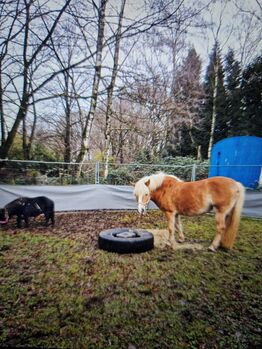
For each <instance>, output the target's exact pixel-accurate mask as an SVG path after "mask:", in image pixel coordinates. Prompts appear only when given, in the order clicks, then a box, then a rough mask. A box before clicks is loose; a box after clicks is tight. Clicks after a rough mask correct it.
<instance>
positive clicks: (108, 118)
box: [104, 0, 126, 178]
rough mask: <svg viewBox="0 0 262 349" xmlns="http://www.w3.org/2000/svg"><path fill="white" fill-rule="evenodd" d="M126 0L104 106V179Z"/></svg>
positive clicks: (122, 6)
mask: <svg viewBox="0 0 262 349" xmlns="http://www.w3.org/2000/svg"><path fill="white" fill-rule="evenodd" d="M125 4H126V0H122V5H121V10H120V14H119V20H118V28H117V33H116V44H115V52H114V65H113V70H112V76H111V82H110V85H109V86H108V88H107V106H106V128H105V174H104V177H105V178H107V176H108V164H109V155H110V133H111V116H112V98H113V92H114V88H115V82H116V77H117V73H118V61H119V50H120V40H121V31H122V21H123V15H124V10H125Z"/></svg>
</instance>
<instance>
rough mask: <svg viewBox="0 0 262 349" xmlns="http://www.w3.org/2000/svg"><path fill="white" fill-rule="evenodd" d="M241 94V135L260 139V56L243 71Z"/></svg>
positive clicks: (261, 63)
mask: <svg viewBox="0 0 262 349" xmlns="http://www.w3.org/2000/svg"><path fill="white" fill-rule="evenodd" d="M241 94H242V125H241V126H242V128H243V134H246V135H250V136H258V137H262V98H261V95H262V56H259V57H257V58H256V59H255V60H254V61H253V62H252V63H251V64H250V65H249V66H247V67H246V69H245V70H244V71H243V75H242V83H241ZM244 128H245V129H244Z"/></svg>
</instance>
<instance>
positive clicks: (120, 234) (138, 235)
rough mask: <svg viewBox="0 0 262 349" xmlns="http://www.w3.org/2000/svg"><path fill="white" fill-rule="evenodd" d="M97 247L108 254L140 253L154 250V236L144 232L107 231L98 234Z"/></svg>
mask: <svg viewBox="0 0 262 349" xmlns="http://www.w3.org/2000/svg"><path fill="white" fill-rule="evenodd" d="M98 246H99V248H100V249H102V250H105V251H109V252H117V253H141V252H146V251H149V250H151V249H152V248H154V236H153V234H152V233H150V232H148V231H146V230H135V229H128V228H115V229H108V230H103V231H102V232H101V233H100V234H99V237H98Z"/></svg>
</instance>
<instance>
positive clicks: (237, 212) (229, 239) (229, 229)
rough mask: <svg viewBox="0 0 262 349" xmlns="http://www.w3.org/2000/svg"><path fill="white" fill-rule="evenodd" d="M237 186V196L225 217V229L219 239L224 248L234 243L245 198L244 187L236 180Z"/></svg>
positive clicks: (230, 246)
mask: <svg viewBox="0 0 262 349" xmlns="http://www.w3.org/2000/svg"><path fill="white" fill-rule="evenodd" d="M237 186H238V190H239V197H238V199H237V201H236V203H235V205H234V207H233V208H232V210H231V212H230V214H229V216H228V217H227V219H226V231H225V234H224V236H223V237H222V240H221V246H222V247H225V248H232V247H233V245H234V242H235V239H236V236H237V231H238V226H239V222H240V217H241V212H242V208H243V204H244V199H245V188H244V187H243V185H242V184H241V183H239V182H237Z"/></svg>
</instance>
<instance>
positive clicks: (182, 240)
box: [177, 238, 185, 244]
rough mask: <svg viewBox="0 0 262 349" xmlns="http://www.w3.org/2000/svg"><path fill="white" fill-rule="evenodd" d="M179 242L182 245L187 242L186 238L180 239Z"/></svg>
mask: <svg viewBox="0 0 262 349" xmlns="http://www.w3.org/2000/svg"><path fill="white" fill-rule="evenodd" d="M177 242H179V243H180V244H182V243H183V242H185V239H184V238H179V239H178V240H177Z"/></svg>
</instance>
